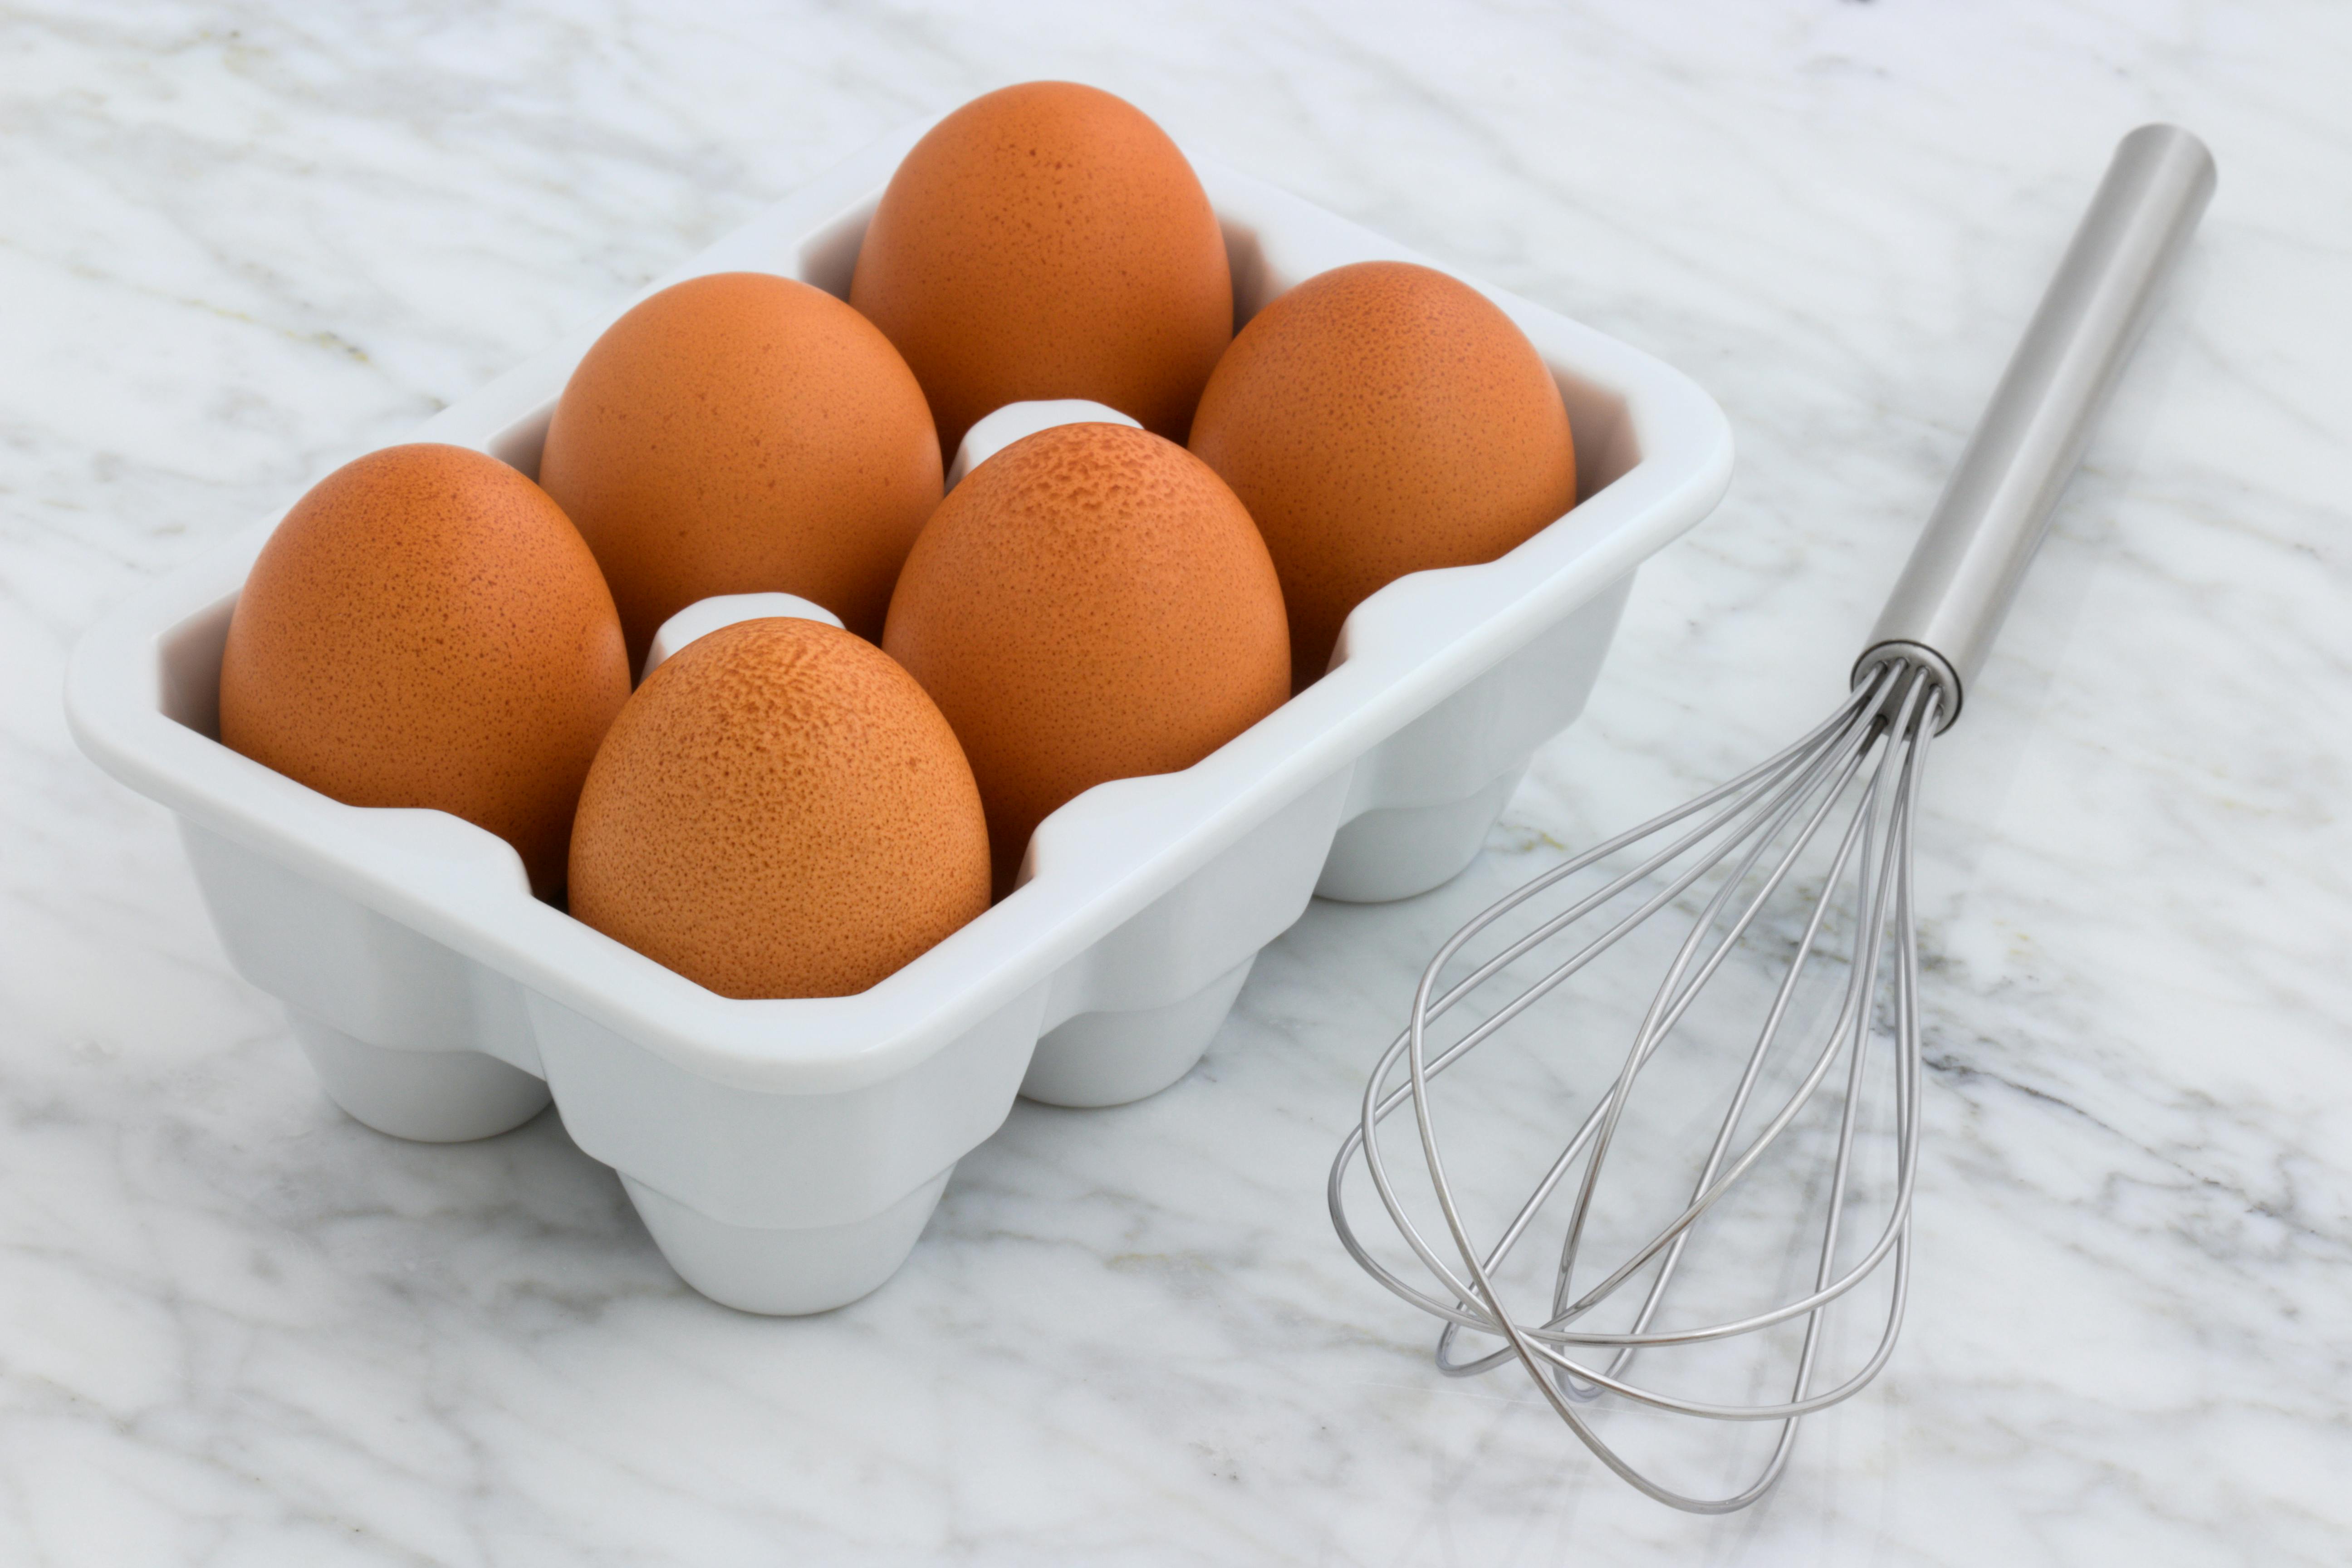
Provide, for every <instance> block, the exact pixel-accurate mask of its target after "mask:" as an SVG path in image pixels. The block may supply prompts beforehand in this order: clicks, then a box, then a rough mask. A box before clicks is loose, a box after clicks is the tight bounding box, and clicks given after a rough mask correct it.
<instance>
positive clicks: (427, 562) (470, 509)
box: [220, 445, 629, 898]
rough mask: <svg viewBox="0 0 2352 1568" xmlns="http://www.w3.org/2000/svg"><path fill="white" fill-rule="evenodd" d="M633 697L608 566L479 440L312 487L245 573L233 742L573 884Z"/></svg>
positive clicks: (373, 457)
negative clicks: (428, 810)
mask: <svg viewBox="0 0 2352 1568" xmlns="http://www.w3.org/2000/svg"><path fill="white" fill-rule="evenodd" d="M628 695H629V666H628V657H627V655H626V653H625V651H624V649H623V647H622V643H621V623H620V620H619V618H618V617H617V616H615V615H614V611H613V596H612V595H611V594H609V593H607V592H606V591H605V588H604V578H603V577H602V576H601V575H599V574H598V573H597V571H596V562H595V558H594V557H593V556H592V555H590V554H589V552H588V547H587V545H585V544H584V543H583V542H581V539H580V535H579V533H578V532H577V531H575V530H574V529H573V528H572V524H571V523H570V522H569V521H566V520H565V518H564V515H563V513H562V510H561V509H559V508H558V507H557V506H556V504H555V503H554V502H553V501H552V500H549V499H548V497H547V494H546V492H545V491H543V490H541V489H540V488H539V487H538V486H537V485H535V484H533V483H531V482H530V480H529V479H525V478H523V477H522V475H520V474H519V473H517V472H515V470H514V469H512V468H509V467H507V466H506V465H505V464H504V463H501V462H499V460H498V459H497V458H489V457H486V456H484V455H483V454H482V453H479V452H475V451H469V450H467V448H465V447H443V446H432V445H417V446H407V447H388V448H386V449H385V450H383V451H381V452H373V453H371V454H369V455H368V456H367V457H364V458H360V459H358V460H357V461H356V462H352V463H347V464H345V465H344V466H343V467H341V468H338V469H336V470H335V471H334V472H333V473H331V474H329V475H328V476H327V477H326V478H325V479H321V480H320V481H319V483H318V484H317V485H315V486H313V487H312V488H311V489H310V493H309V494H308V495H306V496H304V497H303V498H302V499H301V500H299V501H298V502H296V503H295V505H294V509H293V510H291V511H289V512H288V513H287V514H286V517H285V520H284V521H281V522H280V523H278V530H277V531H276V532H274V533H272V534H271V535H270V536H269V542H268V543H267V544H265V545H263V546H262V549H261V553H260V555H259V556H258V557H257V558H256V559H255V561H254V563H253V570H252V572H251V574H248V575H247V578H246V582H245V590H244V592H243V593H242V594H240V595H238V597H237V601H236V611H235V613H234V614H233V615H232V616H231V618H230V620H229V627H228V643H227V646H226V648H225V649H224V650H223V652H222V655H221V676H220V738H221V741H222V742H223V743H225V744H226V745H228V746H230V747H232V748H234V749H235V750H236V751H239V752H244V753H245V754H246V755H247V756H248V757H251V758H252V759H254V761H256V762H257V763H262V764H264V765H265V766H268V767H272V768H275V769H277V770H278V772H279V773H284V774H285V775H286V776H288V777H289V778H291V779H295V780H298V781H299V782H300V783H302V784H308V785H310V787H311V788H312V789H315V790H317V791H319V792H320V794H322V795H332V796H333V797H334V798H335V799H337V800H340V801H341V802H343V803H344V804H346V805H390V806H430V807H433V808H435V809H437V810H440V811H446V812H449V813H451V814H452V815H454V816H462V817H464V818H465V819H466V820H467V821H468V822H471V823H474V824H476V825H478V826H482V827H486V828H488V829H489V830H490V831H491V832H492V833H495V834H497V835H498V836H499V837H501V838H503V839H505V840H506V841H507V842H508V843H509V844H511V845H513V846H514V847H515V848H516V850H517V851H518V852H520V854H521V856H522V860H523V865H524V867H525V868H527V869H528V870H529V871H530V884H531V887H532V889H533V890H534V891H536V892H538V893H539V894H540V896H541V897H542V898H552V897H554V896H556V895H558V894H559V893H561V891H562V887H563V861H564V853H565V846H566V845H567V844H568V842H569V841H570V838H571V834H572V803H573V802H574V801H575V800H577V799H578V798H579V795H580V782H581V780H582V779H583V777H585V776H586V774H587V772H588V763H589V761H590V760H591V759H592V758H593V757H594V755H595V754H596V745H597V742H599V741H601V740H603V739H604V731H605V728H606V727H607V726H608V725H610V724H611V723H612V721H613V716H614V714H615V713H617V712H618V711H619V710H620V708H621V704H622V702H623V701H624V700H626V698H627V697H628Z"/></svg>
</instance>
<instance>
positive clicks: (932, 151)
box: [849, 81, 1234, 456]
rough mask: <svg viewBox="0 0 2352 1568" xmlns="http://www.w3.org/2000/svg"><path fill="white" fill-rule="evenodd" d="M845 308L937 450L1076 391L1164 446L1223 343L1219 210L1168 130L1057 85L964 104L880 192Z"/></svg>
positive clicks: (1227, 303) (1187, 420) (1229, 296)
mask: <svg viewBox="0 0 2352 1568" xmlns="http://www.w3.org/2000/svg"><path fill="white" fill-rule="evenodd" d="M849 302H850V303H851V304H853V305H855V306H856V307H857V308H858V309H859V310H863V311H864V312H866V315H867V316H868V317H869V318H870V319H871V320H872V321H874V324H875V325H877V326H878V327H880V328H881V329H882V331H884V332H885V333H887V334H888V336H889V339H890V341H891V342H894V343H896V344H898V352H899V353H902V354H904V355H905V356H906V357H907V363H908V364H910V365H912V366H913V367H914V371H915V376H916V379H917V380H919V381H920V382H921V383H922V384H923V391H924V393H925V394H926V395H928V396H929V398H930V400H931V416H932V417H933V418H934V419H935V420H936V421H937V422H938V425H939V431H940V448H941V450H943V451H945V452H946V453H948V454H949V455H950V456H952V455H953V454H954V452H955V449H956V444H957V443H958V442H960V441H961V440H962V439H963V433H964V431H965V430H966V429H968V428H970V427H971V423H972V422H973V421H974V420H976V419H978V418H980V417H981V416H982V415H984V414H989V413H992V412H993V411H995V410H996V409H999V408H1002V407H1003V405H1006V404H1008V403H1018V402H1024V401H1028V400H1032V399H1042V398H1061V397H1085V398H1091V399H1093V400H1094V401H1095V402H1097V403H1104V404H1108V405H1110V406H1111V407H1113V408H1116V409H1118V411H1119V412H1120V413H1122V414H1125V415H1127V416H1129V417H1130V418H1132V419H1135V420H1136V421H1138V422H1139V423H1140V424H1141V425H1142V426H1144V428H1146V429H1147V430H1154V431H1157V432H1159V433H1160V435H1162V436H1165V437H1169V438H1170V439H1171V440H1175V441H1181V440H1182V439H1183V438H1184V432H1185V429H1186V428H1187V426H1189V425H1190V424H1191V422H1192V405H1193V404H1194V403H1195V402H1197V401H1198V400H1199V398H1200V395H1201V386H1202V383H1204V382H1206V381H1207V380H1208V379H1209V372H1210V370H1211V369H1212V368H1213V366H1214V365H1215V364H1216V363H1217V355H1218V354H1220V353H1223V351H1224V347H1225V344H1226V342H1228V341H1230V340H1231V339H1232V337H1233V331H1234V291H1233V279H1232V275H1231V273H1230V272H1229V271H1228V269H1227V267H1226V263H1225V242H1224V236H1223V231H1222V230H1221V229H1220V228H1219V227H1218V224H1217V215H1216V214H1215V213H1214V212H1213V211H1212V210H1211V208H1210V206H1209V198H1208V196H1207V195H1206V194H1205V193H1203V192H1202V189H1201V182H1200V181H1199V179H1198V178H1196V177H1195V176H1194V175H1193V174H1192V165H1191V164H1190V163H1186V162H1185V161H1184V154H1183V153H1180V152H1178V151H1177V150H1176V144H1175V143H1174V142H1171V141H1170V140H1169V139H1168V136H1167V133H1166V132H1162V131H1161V130H1160V127H1159V126H1157V125H1155V124H1153V123H1152V122H1151V121H1150V118H1149V117H1148V116H1146V115H1145V114H1144V113H1143V112H1142V111H1141V110H1138V109H1137V108H1135V107H1134V106H1133V105H1132V104H1129V103H1128V102H1127V101H1125V100H1122V99H1118V98H1114V97H1112V96H1111V95H1110V94H1109V93H1107V92H1102V91H1099V90H1097V89H1094V88H1090V87H1079V86H1077V85H1076V84H1075V83H1071V82H1066V81H1033V82H1027V83H1024V85H1022V86H1019V87H1008V88H1004V89H1000V90H999V91H996V92H992V93H989V94H988V95H986V96H985V97H982V98H976V99H974V100H972V101H971V102H970V103H967V104H965V105H964V106H963V107H962V108H961V109H959V110H956V111H955V112H954V113H953V114H950V115H949V116H948V117H947V118H946V119H945V120H942V121H940V122H939V124H937V125H935V126H933V127H932V128H931V131H930V132H929V134H928V135H926V136H925V137H924V138H923V139H922V140H921V141H920V142H917V143H916V144H915V148H914V151H912V152H910V153H908V154H907V157H906V160H905V161H904V162H903V163H900V164H899V165H898V173H897V174H893V175H892V176H891V178H890V186H889V189H888V190H887V191H885V192H884V193H883V195H882V205H881V206H880V207H879V208H878V209H877V211H876V212H875V214H874V222H873V224H872V226H870V227H868V228H867V229H866V239H865V243H864V244H863V245H862V246H861V247H860V248H859V250H858V252H857V271H856V278H855V279H854V280H853V281H852V282H851V283H850V286H849Z"/></svg>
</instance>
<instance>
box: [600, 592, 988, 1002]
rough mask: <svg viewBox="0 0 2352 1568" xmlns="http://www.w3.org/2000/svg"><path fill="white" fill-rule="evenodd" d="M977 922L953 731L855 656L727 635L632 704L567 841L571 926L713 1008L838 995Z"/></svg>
mask: <svg viewBox="0 0 2352 1568" xmlns="http://www.w3.org/2000/svg"><path fill="white" fill-rule="evenodd" d="M987 908H988V828H987V825H986V823H985V822H984V821H983V820H982V816H981V807H980V793H979V791H978V790H977V789H975V788H974V787H973V785H972V780H971V768H970V767H968V766H967V765H965V763H964V760H963V753H962V752H960V751H958V750H957V749H956V739H955V733H954V731H951V730H950V729H949V728H948V721H946V720H945V719H943V718H941V717H940V710H939V709H938V708H936V707H934V706H933V705H932V703H931V700H930V699H929V697H926V696H925V695H923V689H922V688H921V687H919V686H918V685H916V684H915V681H914V679H913V678H912V677H911V676H909V675H908V673H907V672H906V671H905V670H903V669H901V668H898V666H897V665H896V664H893V663H892V662H891V661H890V659H889V658H888V657H887V656H886V655H885V654H884V653H883V652H882V651H881V650H880V649H879V648H877V647H875V646H874V645H873V644H872V643H869V642H866V641H865V640H864V639H863V638H860V637H852V636H851V635H850V634H849V633H847V632H845V631H840V630H837V629H835V627H832V626H826V625H824V624H823V623H822V622H819V621H804V620H784V619H776V620H758V621H740V622H738V623H736V624H735V625H733V626H724V627H721V628H720V629H719V630H718V631H715V632H712V633H710V634H709V635H708V636H706V637H698V638H697V639H696V640H695V641H693V642H691V643H688V645H687V646H686V647H684V648H682V649H680V650H679V651H678V652H677V654H675V655H674V656H672V657H671V658H669V659H667V660H666V661H665V662H664V663H663V664H662V666H661V668H658V669H656V670H655V671H654V673H653V674H652V675H650V676H648V677H647V678H646V683H645V684H644V685H643V686H641V687H639V688H638V689H637V692H636V695H635V696H634V697H632V698H630V699H629V705H628V706H627V707H626V708H624V709H623V710H621V716H620V718H619V719H618V720H616V721H614V724H613V729H612V732H611V733H610V734H609V735H607V736H606V737H605V740H604V749H603V750H602V751H600V752H597V753H596V765H595V766H594V767H593V769H591V770H590V772H589V774H588V784H587V787H586V788H584V789H583V791H582V792H581V795H580V815H579V820H578V824H577V826H575V827H574V828H573V829H572V914H573V915H575V916H576V917H578V918H579V919H581V920H583V921H587V922H588V923H589V924H590V925H592V926H594V927H595V928H596V929H597V930H598V931H603V932H604V934H605V935H607V936H609V937H612V938H613V939H614V940H615V941H617V942H625V943H626V944H628V945H629V946H631V947H633V948H635V949H636V950H637V951H638V952H642V953H644V954H645V955H646V957H648V958H652V959H655V960H656V961H658V962H660V963H666V964H667V965H668V966H669V967H670V968H672V969H675V970H677V972H678V973H680V974H683V975H685V976H686V977H687V978H688V979H689V980H692V981H694V982H696V983H697V984H701V985H705V986H708V987H709V989H711V990H713V991H716V992H718V993H719V994H720V995H722V996H739V997H751V996H846V995H849V994H852V993H855V992H858V991H863V990H865V989H866V987H868V986H870V985H872V984H875V983H876V982H877V981H879V980H881V979H882V978H883V977H884V976H885V975H887V974H888V973H891V972H892V971H894V970H896V969H898V968H899V967H901V966H902V965H904V964H906V963H909V962H910V961H912V960H913V959H914V958H915V957H916V956H917V955H918V954H919V953H921V952H924V951H926V950H927V949H929V948H930V947H932V946H933V945H935V944H936V943H938V942H940V940H941V939H942V938H944V937H945V936H947V934H948V933H949V932H950V931H954V930H955V929H956V928H957V927H958V926H961V925H962V924H963V923H964V922H965V921H969V920H971V918H972V917H973V916H974V915H977V914H979V913H980V912H981V911H982V910H985V909H987Z"/></svg>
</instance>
